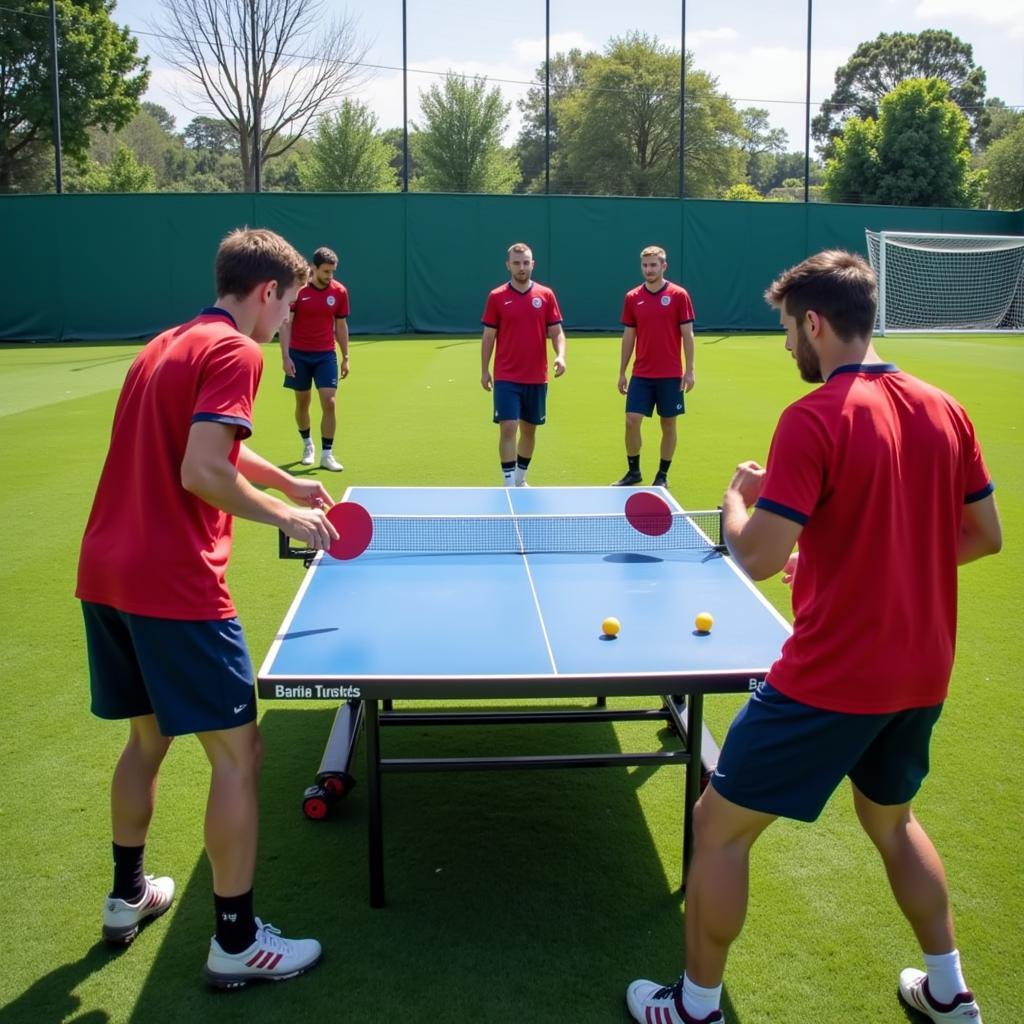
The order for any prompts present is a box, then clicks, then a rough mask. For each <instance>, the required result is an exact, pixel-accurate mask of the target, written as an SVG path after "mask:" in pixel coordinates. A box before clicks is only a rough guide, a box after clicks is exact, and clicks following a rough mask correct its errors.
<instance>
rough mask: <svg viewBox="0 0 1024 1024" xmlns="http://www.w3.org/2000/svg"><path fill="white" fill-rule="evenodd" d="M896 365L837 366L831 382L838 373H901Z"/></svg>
mask: <svg viewBox="0 0 1024 1024" xmlns="http://www.w3.org/2000/svg"><path fill="white" fill-rule="evenodd" d="M899 369H900V368H899V367H898V366H897V365H896V364H895V363H846V364H845V365H844V366H837V367H836V368H835V369H834V370H833V371H832V372H831V373H830V374H829V375H828V379H829V380H831V379H832V378H833V377H834V376H835V375H836V374H837V373H899Z"/></svg>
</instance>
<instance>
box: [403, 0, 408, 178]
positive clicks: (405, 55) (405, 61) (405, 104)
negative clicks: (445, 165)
mask: <svg viewBox="0 0 1024 1024" xmlns="http://www.w3.org/2000/svg"><path fill="white" fill-rule="evenodd" d="M405 6H406V0H402V191H403V192H408V191H409V33H408V25H407V22H406V10H405Z"/></svg>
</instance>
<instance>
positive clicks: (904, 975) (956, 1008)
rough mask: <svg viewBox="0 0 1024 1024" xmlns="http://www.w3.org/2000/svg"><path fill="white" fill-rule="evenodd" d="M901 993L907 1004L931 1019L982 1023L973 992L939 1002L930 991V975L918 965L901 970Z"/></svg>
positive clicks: (973, 1023) (974, 1023)
mask: <svg viewBox="0 0 1024 1024" xmlns="http://www.w3.org/2000/svg"><path fill="white" fill-rule="evenodd" d="M900 995H901V996H902V998H903V1001H904V1002H905V1003H906V1004H907V1006H912V1007H913V1008H914V1009H915V1010H919V1011H920V1012H921V1013H923V1014H924V1015H925V1016H926V1017H927V1018H928V1019H929V1020H933V1021H936V1022H942V1021H958V1020H964V1021H970V1024H981V1010H980V1009H978V1004H977V1003H976V1002H975V1000H974V993H973V992H961V993H959V994H958V995H957V996H956V997H955V998H954V999H953V1001H952V1002H951V1003H937V1002H936V1001H935V1000H934V999H933V998H932V994H931V992H929V991H928V975H927V974H925V973H924V971H919V970H917V968H916V967H906V968H904V969H903V970H902V971H900Z"/></svg>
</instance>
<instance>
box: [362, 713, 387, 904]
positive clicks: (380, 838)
mask: <svg viewBox="0 0 1024 1024" xmlns="http://www.w3.org/2000/svg"><path fill="white" fill-rule="evenodd" d="M363 706H364V708H365V709H366V727H365V735H366V780H367V789H368V790H369V797H370V813H369V827H370V835H369V853H370V906H371V907H383V906H384V820H383V814H382V809H381V793H380V715H379V713H378V705H377V701H375V700H367V701H364V703H363Z"/></svg>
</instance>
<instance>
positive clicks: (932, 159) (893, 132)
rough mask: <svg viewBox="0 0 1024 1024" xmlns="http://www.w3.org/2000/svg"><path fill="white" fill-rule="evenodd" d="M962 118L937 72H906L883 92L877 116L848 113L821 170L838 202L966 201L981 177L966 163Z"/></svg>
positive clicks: (974, 195)
mask: <svg viewBox="0 0 1024 1024" xmlns="http://www.w3.org/2000/svg"><path fill="white" fill-rule="evenodd" d="M969 131H970V126H969V125H968V122H967V118H966V117H965V116H964V114H963V112H962V111H961V110H960V108H959V107H958V106H957V104H956V103H954V102H953V101H952V100H951V99H950V90H949V86H948V85H947V84H946V83H945V82H942V81H940V80H939V79H937V78H913V79H910V80H909V81H906V82H903V83H902V84H900V85H898V86H897V87H896V88H895V89H893V91H892V92H891V93H889V94H888V95H887V96H885V97H883V99H882V102H881V104H880V112H879V116H878V120H877V121H875V120H873V119H872V118H870V117H869V118H866V119H864V120H861V119H860V118H850V119H849V120H848V121H847V122H846V125H845V127H844V129H843V134H842V135H841V136H840V137H839V138H838V139H837V140H836V145H835V152H836V155H835V157H834V158H833V159H832V160H830V161H829V163H828V167H827V169H826V172H825V190H826V193H827V195H828V197H829V198H830V199H832V200H834V201H840V202H863V203H892V204H901V205H906V206H971V205H974V204H976V203H977V202H978V201H979V200H980V185H981V179H980V178H979V176H978V174H977V173H976V172H972V171H971V166H970V165H971V154H970V150H969V149H968V147H967V136H968V133H969Z"/></svg>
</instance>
